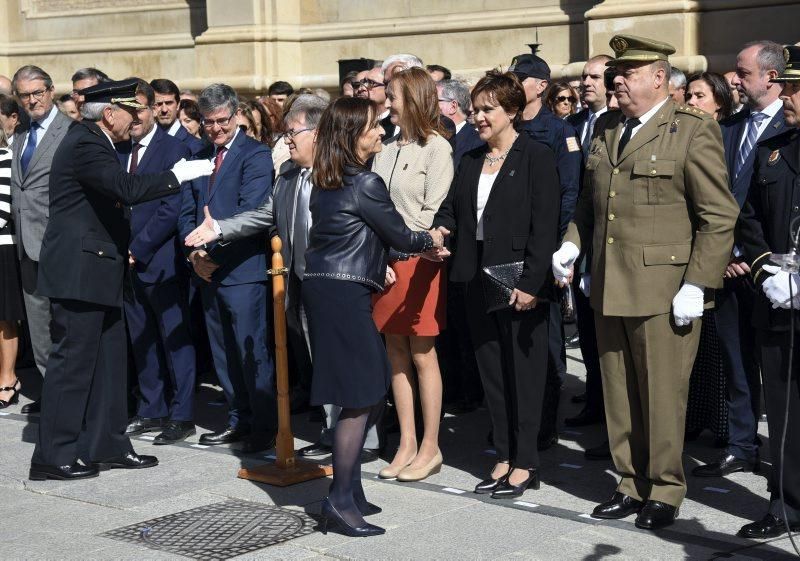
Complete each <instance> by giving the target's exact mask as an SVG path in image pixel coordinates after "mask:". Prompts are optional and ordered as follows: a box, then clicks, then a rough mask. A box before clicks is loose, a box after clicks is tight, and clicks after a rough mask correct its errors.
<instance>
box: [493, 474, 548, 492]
mask: <svg viewBox="0 0 800 561" xmlns="http://www.w3.org/2000/svg"><path fill="white" fill-rule="evenodd" d="M512 471H513V470H512ZM510 473H511V472H509V474H510ZM529 487H530V488H533V489H536V490H537V491H538V490H539V470H538V469H535V468H534V469H529V470H528V477H527V478H526V479H525V480H524V481H522V482H521V483H519V484H518V485H512V484H511V482H510V481H509V477H505V478H504V479H503V482H502V483H501V484H500V486H499V487H498V488H497V489H495V490H494V491H493V492H492V498H493V499H513V498H515V497H520V496H522V494H523V493H524V492H525V490H526V489H528V488H529Z"/></svg>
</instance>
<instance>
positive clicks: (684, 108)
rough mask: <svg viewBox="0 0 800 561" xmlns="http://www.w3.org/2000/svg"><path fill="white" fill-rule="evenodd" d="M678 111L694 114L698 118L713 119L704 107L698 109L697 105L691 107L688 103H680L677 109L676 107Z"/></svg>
mask: <svg viewBox="0 0 800 561" xmlns="http://www.w3.org/2000/svg"><path fill="white" fill-rule="evenodd" d="M675 111H676V112H677V113H683V114H685V115H694V116H695V117H697V118H698V119H713V117H712V116H711V115H709V114H708V113H706V112H705V111H703V110H702V109H698V108H697V107H689V106H688V105H679V106H678V108H677V109H675Z"/></svg>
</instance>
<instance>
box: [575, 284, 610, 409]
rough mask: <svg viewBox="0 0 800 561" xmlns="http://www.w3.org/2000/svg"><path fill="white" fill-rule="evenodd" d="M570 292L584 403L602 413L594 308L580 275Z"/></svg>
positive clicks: (601, 384)
mask: <svg viewBox="0 0 800 561" xmlns="http://www.w3.org/2000/svg"><path fill="white" fill-rule="evenodd" d="M572 293H573V294H574V295H575V312H576V318H575V323H576V324H577V326H578V335H579V336H580V346H581V355H582V356H583V365H584V366H585V367H586V405H585V407H584V408H585V409H586V411H588V412H591V413H595V412H598V413H602V412H603V410H604V407H603V379H602V376H601V375H600V355H599V353H598V352H597V332H596V331H595V328H594V310H592V307H591V305H590V304H589V297H588V296H585V295H584V294H583V292H581V289H580V275H575V279H574V280H573V282H572Z"/></svg>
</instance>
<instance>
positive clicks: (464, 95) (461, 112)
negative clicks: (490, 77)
mask: <svg viewBox="0 0 800 561" xmlns="http://www.w3.org/2000/svg"><path fill="white" fill-rule="evenodd" d="M436 93H437V95H438V96H439V112H440V113H441V114H442V116H443V117H447V118H449V119H450V120H451V121H452V122H453V124H454V125H455V129H456V134H455V149H454V150H453V168H454V169H455V171H458V164H459V162H461V157H462V156H463V155H464V154H466V153H467V152H469V151H470V150H474V149H475V148H477V147H478V146H481V145H483V141H482V140H481V139H480V137H479V136H478V131H476V130H475V127H473V126H472V125H470V124H469V123H467V114H468V113H469V108H470V105H471V101H470V97H469V86H467V84H465V83H464V82H461V81H459V80H442V81H441V82H437V84H436Z"/></svg>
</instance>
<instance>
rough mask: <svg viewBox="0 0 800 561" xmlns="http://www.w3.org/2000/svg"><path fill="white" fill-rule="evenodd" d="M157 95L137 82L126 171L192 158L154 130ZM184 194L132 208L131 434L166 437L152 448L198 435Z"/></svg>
mask: <svg viewBox="0 0 800 561" xmlns="http://www.w3.org/2000/svg"><path fill="white" fill-rule="evenodd" d="M154 99H155V96H154V93H153V88H152V87H150V85H149V84H148V83H147V82H139V85H138V87H137V89H136V100H137V102H139V103H140V104H141V105H144V106H145V109H140V110H139V111H138V114H137V117H136V120H135V121H134V122H133V123H132V125H131V138H130V140H129V141H125V142H122V143H120V144H118V145H117V151H118V152H119V157H120V163H121V164H122V165H123V167H124V168H125V169H126V170H127V171H128V173H131V174H136V175H141V174H149V173H158V172H162V171H165V170H168V169H170V168H172V166H173V165H175V162H177V161H179V160H181V159H185V158H189V157H190V152H189V147H188V146H186V145H185V144H183V143H182V142H181V141H179V140H178V139H177V138H175V137H172V136H169V135H168V134H167V133H166V132H164V131H163V130H162V129H161V128H160V127H157V126H156V122H155V116H154V114H153V102H154ZM181 202H182V201H181V198H180V197H164V198H161V199H156V200H152V201H148V202H144V203H140V204H137V205H134V206H132V207H130V209H129V211H130V220H131V242H130V249H129V255H130V257H129V266H130V274H129V275H128V277H127V278H128V281H129V286H128V287H127V288H128V290H127V291H126V293H125V319H126V320H127V324H128V335H129V337H130V342H131V348H132V349H133V359H134V363H135V365H136V372H137V377H138V381H139V392H140V398H139V405H138V408H137V414H136V416H135V417H134V418H133V419H132V420H131V422H130V423H129V424H128V428H127V430H126V431H125V432H126V434H128V435H134V434H142V433H144V432H149V431H153V430H155V431H158V432H161V430H162V429H163V432H161V434H159V435H158V436H156V438H155V440H154V441H153V442H154V444H171V443H174V442H178V441H180V440H184V439H185V438H186V437H188V436H191V435H192V434H194V432H195V429H194V423H193V421H192V419H193V418H194V415H193V407H192V398H193V393H194V380H195V357H194V347H193V346H192V339H191V336H190V334H189V283H188V275H187V274H186V273H187V272H188V271H187V270H186V265H185V262H184V259H183V252H182V251H180V249H181V246H180V245H179V244H180V242H179V240H178V237H177V233H178V215H179V214H180V209H181Z"/></svg>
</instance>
